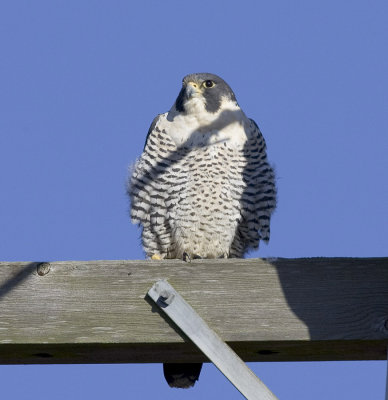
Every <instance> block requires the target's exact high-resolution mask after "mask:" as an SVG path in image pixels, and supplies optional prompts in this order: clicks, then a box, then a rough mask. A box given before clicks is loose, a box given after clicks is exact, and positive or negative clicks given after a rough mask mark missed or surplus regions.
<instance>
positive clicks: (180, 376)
mask: <svg viewBox="0 0 388 400" xmlns="http://www.w3.org/2000/svg"><path fill="white" fill-rule="evenodd" d="M201 368H202V364H201V363H196V364H184V363H182V364H178V363H177V364H172V363H168V364H163V372H164V377H165V378H166V381H167V383H168V384H169V386H170V387H173V388H180V389H188V388H190V387H192V386H194V384H195V382H196V381H197V380H198V379H199V374H200V373H201Z"/></svg>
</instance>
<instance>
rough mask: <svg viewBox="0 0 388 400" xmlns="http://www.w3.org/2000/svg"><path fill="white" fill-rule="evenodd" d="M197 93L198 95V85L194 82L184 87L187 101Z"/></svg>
mask: <svg viewBox="0 0 388 400" xmlns="http://www.w3.org/2000/svg"><path fill="white" fill-rule="evenodd" d="M197 93H200V91H199V86H198V84H197V83H195V82H188V83H187V84H186V86H185V94H186V97H187V98H188V99H189V98H190V97H193V96H194V95H195V94H197Z"/></svg>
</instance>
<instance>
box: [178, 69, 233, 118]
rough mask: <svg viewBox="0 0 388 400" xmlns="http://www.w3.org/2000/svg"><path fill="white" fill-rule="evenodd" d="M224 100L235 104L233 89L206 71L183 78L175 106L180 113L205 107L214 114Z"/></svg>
mask: <svg viewBox="0 0 388 400" xmlns="http://www.w3.org/2000/svg"><path fill="white" fill-rule="evenodd" d="M225 101H226V102H232V103H234V104H235V105H237V101H236V97H235V95H234V93H233V90H232V89H231V88H230V86H229V85H228V84H227V83H226V82H225V81H224V80H223V79H222V78H220V77H219V76H217V75H214V74H208V73H198V74H190V75H187V76H185V77H184V78H183V82H182V89H181V91H180V92H179V95H178V97H177V99H176V101H175V108H176V110H177V111H178V112H182V113H191V112H196V111H197V110H198V109H205V110H206V111H207V112H209V113H213V114H214V113H216V112H218V111H219V110H220V109H221V106H222V103H223V102H225Z"/></svg>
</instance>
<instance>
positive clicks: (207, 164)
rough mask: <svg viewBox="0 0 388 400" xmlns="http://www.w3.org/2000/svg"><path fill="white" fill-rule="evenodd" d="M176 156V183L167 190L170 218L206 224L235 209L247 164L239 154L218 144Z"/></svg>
mask: <svg viewBox="0 0 388 400" xmlns="http://www.w3.org/2000/svg"><path fill="white" fill-rule="evenodd" d="M179 153H180V154H179V157H178V158H179V162H177V163H176V164H175V166H174V173H175V174H177V175H176V176H177V179H176V180H175V184H174V185H172V187H171V189H170V193H171V194H172V196H170V201H171V208H170V211H171V213H172V215H173V216H176V217H177V218H180V217H182V216H183V214H189V215H191V217H193V218H196V219H201V220H205V221H206V220H208V219H209V218H211V217H218V218H221V217H222V216H223V215H224V214H225V213H228V212H230V211H231V210H235V209H238V204H239V200H240V197H241V194H242V191H243V188H244V182H243V170H244V167H245V164H246V163H245V158H244V156H243V153H242V151H238V150H236V149H233V148H230V147H228V146H227V144H226V143H221V144H218V145H210V146H207V147H201V148H195V149H181V150H179Z"/></svg>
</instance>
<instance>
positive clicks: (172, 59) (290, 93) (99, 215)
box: [0, 0, 388, 400]
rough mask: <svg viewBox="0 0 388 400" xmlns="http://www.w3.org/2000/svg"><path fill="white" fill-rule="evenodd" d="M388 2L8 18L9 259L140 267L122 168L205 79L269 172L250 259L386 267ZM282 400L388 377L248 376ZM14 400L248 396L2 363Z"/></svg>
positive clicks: (22, 6)
mask: <svg viewBox="0 0 388 400" xmlns="http://www.w3.org/2000/svg"><path fill="white" fill-rule="evenodd" d="M387 21H388V3H387V2H386V0H384V1H383V0H375V1H366V0H365V1H361V0H353V1H338V0H336V1H334V0H326V1H314V0H313V1H288V0H280V1H243V0H242V1H238V2H237V1H233V2H232V1H202V0H199V1H195V2H185V1H168V0H166V1H163V2H162V1H137V2H131V1H118V0H117V1H115V0H112V1H99V2H92V1H88V2H87V1H80V0H77V1H75V0H67V1H64V0H63V1H56V0H50V1H40V0H36V1H11V0H9V1H7V0H3V1H2V2H1V4H0V49H1V53H0V151H1V157H0V171H1V173H0V182H1V196H0V223H1V231H0V259H2V260H9V261H16V260H26V261H27V260H34V261H38V260H89V259H141V258H143V253H142V250H141V248H140V243H139V240H138V237H139V232H138V231H137V229H136V227H135V226H132V225H131V224H130V222H129V218H128V201H127V198H126V196H125V179H126V175H127V166H128V165H129V164H130V163H131V162H133V161H134V160H135V159H136V157H137V156H139V154H140V152H141V150H142V147H143V144H144V140H145V136H146V133H147V130H148V127H149V125H150V123H151V121H152V119H153V118H154V116H155V115H156V114H158V113H161V112H165V111H167V110H168V109H169V108H170V107H171V105H172V104H173V102H174V100H175V98H176V96H177V94H178V91H179V88H180V84H181V79H182V77H183V76H184V75H186V74H188V73H193V72H212V73H216V74H218V75H220V76H222V77H223V78H224V79H225V80H226V81H227V82H228V83H229V84H230V85H231V87H232V88H233V90H234V91H235V93H236V96H237V99H238V101H239V103H240V105H241V107H242V108H243V109H244V111H245V112H246V114H247V115H248V116H249V117H251V118H253V119H255V120H256V122H257V123H258V124H259V126H260V127H261V130H262V131H263V133H264V136H265V138H266V140H267V145H268V154H269V158H270V160H271V161H272V162H273V163H274V164H275V166H276V170H277V177H278V186H279V205H278V210H277V212H276V214H275V215H274V218H273V223H272V237H271V242H270V244H269V245H268V246H262V248H261V249H260V251H259V252H258V253H254V254H252V255H251V256H261V257H266V256H281V257H301V256H362V257H368V256H386V255H387V244H388V240H387V237H388V212H387V204H388V189H387V181H388V180H387V171H388V157H387V152H388V95H387V93H388V73H387V71H388V51H387V49H388V22H387ZM251 366H252V368H253V369H254V371H255V372H256V373H257V374H258V375H259V376H260V377H261V378H262V379H263V380H264V382H265V383H266V384H267V385H268V386H269V387H270V388H271V389H272V390H273V391H274V393H275V394H276V395H278V396H279V397H280V398H281V399H298V400H304V399H309V400H311V399H314V400H321V399H322V400H323V399H324V400H327V399H381V398H383V394H384V387H385V386H384V385H385V368H386V365H385V363H384V362H382V361H380V362H357V363H350V362H345V363H269V364H267V363H256V364H251ZM0 383H1V397H2V398H4V399H38V398H39V399H40V400H46V399H50V400H51V399H53V398H55V399H69V398H72V399H94V400H96V399H106V398H115V399H128V398H131V399H151V398H155V397H156V396H157V397H158V398H160V399H178V398H179V399H194V398H195V399H216V398H222V399H228V400H229V399H240V398H241V395H240V394H239V393H238V392H237V391H236V390H235V389H234V388H233V387H232V386H231V385H230V384H229V382H228V381H227V380H226V379H225V378H224V377H223V376H222V375H221V373H219V372H218V370H217V369H216V368H215V367H213V366H211V365H207V366H206V367H205V369H204V370H203V372H202V374H201V379H200V381H199V383H198V384H197V385H196V387H195V388H194V389H193V390H190V391H185V392H181V391H177V390H175V391H173V390H171V389H169V388H168V386H167V385H166V384H165V382H164V379H163V378H162V375H161V366H160V365H109V366H96V365H82V366H2V367H0Z"/></svg>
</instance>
